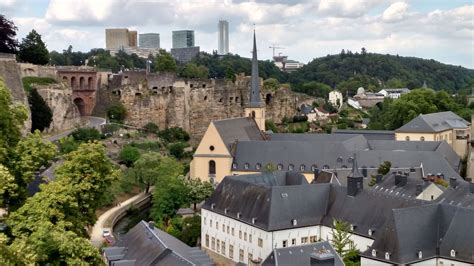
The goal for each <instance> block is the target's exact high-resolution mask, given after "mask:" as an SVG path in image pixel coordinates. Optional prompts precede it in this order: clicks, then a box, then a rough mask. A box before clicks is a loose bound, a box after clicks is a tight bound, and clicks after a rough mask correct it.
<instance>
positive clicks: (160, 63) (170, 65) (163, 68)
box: [153, 49, 177, 72]
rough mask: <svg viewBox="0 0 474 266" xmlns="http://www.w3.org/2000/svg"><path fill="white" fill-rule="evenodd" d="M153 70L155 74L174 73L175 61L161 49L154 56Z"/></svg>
mask: <svg viewBox="0 0 474 266" xmlns="http://www.w3.org/2000/svg"><path fill="white" fill-rule="evenodd" d="M153 69H154V70H155V71H156V72H176V69H177V68H176V61H175V60H174V58H173V57H172V56H171V54H170V53H167V52H166V51H165V50H163V49H161V50H160V52H159V54H157V55H156V58H155V62H154V66H153Z"/></svg>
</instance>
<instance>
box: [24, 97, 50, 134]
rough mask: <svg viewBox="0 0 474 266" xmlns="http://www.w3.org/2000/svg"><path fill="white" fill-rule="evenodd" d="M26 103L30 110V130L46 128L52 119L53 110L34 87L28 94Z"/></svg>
mask: <svg viewBox="0 0 474 266" xmlns="http://www.w3.org/2000/svg"><path fill="white" fill-rule="evenodd" d="M28 103H29V104H30V110H31V132H34V131H35V130H39V131H43V130H44V129H45V128H48V127H49V125H50V124H51V122H52V121H53V112H52V111H51V108H49V106H48V104H47V103H46V101H45V100H44V99H43V97H41V95H40V94H39V93H38V91H37V90H36V89H32V90H31V91H30V93H29V94H28Z"/></svg>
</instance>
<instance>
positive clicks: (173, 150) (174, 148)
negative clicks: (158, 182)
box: [168, 142, 189, 159]
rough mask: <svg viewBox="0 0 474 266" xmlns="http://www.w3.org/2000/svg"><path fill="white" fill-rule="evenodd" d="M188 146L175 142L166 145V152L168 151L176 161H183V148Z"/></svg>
mask: <svg viewBox="0 0 474 266" xmlns="http://www.w3.org/2000/svg"><path fill="white" fill-rule="evenodd" d="M188 146H189V144H187V143H185V142H177V143H173V144H170V145H168V150H169V151H170V154H171V155H173V156H174V157H175V158H176V159H183V158H184V157H185V156H186V153H185V152H184V148H186V147H188Z"/></svg>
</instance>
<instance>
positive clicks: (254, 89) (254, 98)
mask: <svg viewBox="0 0 474 266" xmlns="http://www.w3.org/2000/svg"><path fill="white" fill-rule="evenodd" d="M261 105H262V102H261V99H260V77H259V76H258V59H257V39H256V37H255V30H254V31H253V51H252V80H251V84H250V99H249V106H253V107H257V106H261Z"/></svg>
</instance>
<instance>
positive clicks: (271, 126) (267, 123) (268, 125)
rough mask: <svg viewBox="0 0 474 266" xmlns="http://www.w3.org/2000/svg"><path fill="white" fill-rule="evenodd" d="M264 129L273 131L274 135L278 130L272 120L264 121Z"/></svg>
mask: <svg viewBox="0 0 474 266" xmlns="http://www.w3.org/2000/svg"><path fill="white" fill-rule="evenodd" d="M265 128H266V129H267V130H271V131H273V132H274V133H277V132H278V129H277V127H276V125H275V123H273V120H265Z"/></svg>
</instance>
